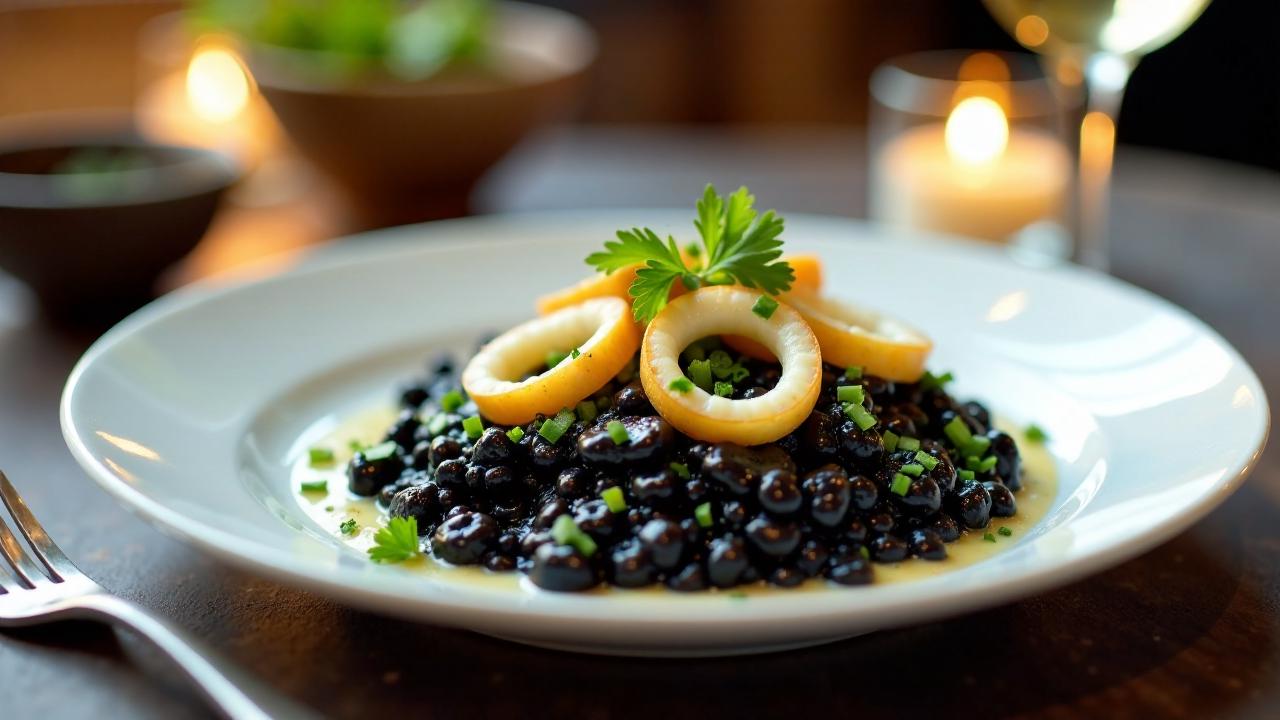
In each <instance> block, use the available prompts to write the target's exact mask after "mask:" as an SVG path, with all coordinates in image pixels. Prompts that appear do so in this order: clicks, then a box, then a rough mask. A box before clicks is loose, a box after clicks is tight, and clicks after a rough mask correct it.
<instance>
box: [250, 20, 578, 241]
mask: <svg viewBox="0 0 1280 720" xmlns="http://www.w3.org/2000/svg"><path fill="white" fill-rule="evenodd" d="M595 52H596V43H595V36H594V34H593V33H592V31H591V30H590V28H588V27H587V25H586V24H585V23H583V22H582V21H581V20H579V19H578V18H576V17H574V16H573V15H570V14H568V13H565V12H562V11H559V10H554V9H551V8H545V7H539V6H534V5H526V4H522V3H501V4H500V5H498V9H497V13H496V18H495V22H494V28H493V34H492V36H491V53H492V55H491V59H490V64H491V66H492V67H494V68H496V69H497V71H496V72H493V71H489V72H485V71H479V70H465V69H454V70H450V71H446V72H443V73H441V74H439V75H436V76H433V77H431V78H428V79H426V80H423V81H419V82H406V81H401V80H396V79H393V78H389V77H370V76H362V77H359V78H351V77H347V78H343V79H339V78H335V77H333V76H331V75H329V76H326V75H324V74H322V73H317V72H316V68H317V67H319V66H322V65H323V64H324V58H323V57H322V56H318V55H317V54H315V53H311V52H306V51H295V50H285V49H282V48H278V47H270V48H267V47H262V46H257V47H254V48H252V49H251V50H250V53H249V58H250V60H249V62H250V66H251V68H252V71H253V74H254V77H255V79H256V80H257V82H258V85H259V87H260V88H261V91H262V94H263V95H264V96H265V97H266V99H267V102H268V103H269V104H270V105H271V108H272V109H273V110H274V111H275V113H276V115H277V116H278V117H279V119H280V122H281V124H282V125H283V126H284V128H285V130H286V132H287V133H288V135H289V137H290V138H291V139H292V141H293V143H294V144H295V145H296V146H297V148H298V149H299V150H300V151H301V152H302V154H303V155H305V156H306V157H307V158H308V159H309V160H310V161H311V162H313V163H314V164H315V165H316V166H318V167H319V168H320V169H321V170H322V171H324V172H325V173H326V174H328V175H329V176H330V177H331V178H332V179H333V180H334V181H336V182H337V184H338V185H340V186H341V187H342V188H343V189H344V190H345V191H346V192H347V194H348V195H349V197H350V198H351V200H352V204H353V207H354V209H355V211H356V213H357V215H358V216H359V220H360V221H362V222H363V223H364V224H365V225H368V226H382V225H394V224H400V223H405V222H411V221H416V220H424V219H432V218H441V217H449V216H455V215H461V214H464V213H465V212H466V210H467V198H468V196H469V195H470V193H471V189H472V187H473V186H474V185H475V183H476V181H477V180H478V179H479V178H480V176H481V175H483V174H484V172H485V171H486V170H488V169H489V168H490V167H491V166H493V164H494V163H496V162H497V161H498V160H499V159H500V158H502V156H503V155H505V154H506V153H507V152H508V151H509V150H511V148H512V147H514V146H515V144H516V143H517V142H519V140H520V139H521V138H522V137H524V136H525V135H526V134H527V133H528V132H529V131H530V130H532V129H534V128H536V127H538V126H539V125H542V124H544V123H546V122H548V121H550V120H553V119H556V118H557V117H562V116H564V115H565V114H567V112H568V111H569V110H570V109H571V108H572V106H573V104H574V101H575V99H576V98H577V96H578V93H579V90H580V89H581V87H582V84H583V80H584V77H585V74H586V70H587V68H588V67H589V66H590V64H591V61H592V60H593V58H594V57H595Z"/></svg>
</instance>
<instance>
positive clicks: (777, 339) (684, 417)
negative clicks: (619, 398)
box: [640, 285, 822, 445]
mask: <svg viewBox="0 0 1280 720" xmlns="http://www.w3.org/2000/svg"><path fill="white" fill-rule="evenodd" d="M759 298H760V292H759V291H757V290H748V289H747V288H743V287H735V286H729V285H721V286H715V287H705V288H702V289H700V290H696V291H694V292H691V293H688V294H685V295H681V296H680V297H678V298H676V299H675V300H672V301H671V302H670V303H669V304H668V305H667V306H666V307H665V308H663V309H662V311H661V312H659V313H658V316H657V317H655V318H654V319H653V321H652V322H650V323H649V328H648V329H647V330H646V331H645V334H644V342H643V343H641V346H640V381H641V382H642V383H643V384H644V390H645V394H646V395H647V396H648V397H649V402H650V403H652V404H653V407H654V409H656V410H657V411H658V414H660V415H662V417H664V418H666V420H667V422H669V423H671V424H672V425H674V426H675V427H676V428H678V429H679V430H680V431H682V432H684V433H685V434H686V435H689V436H691V437H695V438H697V439H699V440H703V441H706V442H720V441H729V442H735V443H738V444H740V445H759V444H761V443H767V442H773V441H774V440H777V439H778V438H781V437H783V436H785V435H786V434H787V433H789V432H791V431H792V430H795V429H796V428H797V427H799V426H800V424H801V423H802V422H804V420H805V418H807V417H809V413H810V412H812V410H813V406H814V405H815V404H816V403H817V401H818V392H819V390H820V389H821V386H822V351H821V348H820V347H819V346H818V341H817V338H815V337H814V335H813V331H812V330H810V329H809V326H808V325H807V324H806V323H805V321H804V318H802V317H800V314H799V313H797V312H796V311H795V310H792V309H791V308H789V307H787V306H786V305H783V304H779V305H778V307H777V309H775V310H774V311H773V315H772V316H771V317H770V318H769V319H767V320H766V319H765V318H762V317H760V316H759V315H756V314H755V313H754V312H752V311H751V308H752V306H753V305H755V302H756V300H758V299H759ZM720 333H732V334H734V335H742V336H744V337H748V338H751V339H752V340H755V341H756V342H759V343H761V344H763V345H764V346H765V347H767V348H769V349H770V351H772V352H774V353H776V355H777V356H778V357H780V358H782V377H781V378H779V379H778V384H777V386H776V387H774V389H772V390H770V391H769V392H767V393H765V394H764V395H761V396H759V397H755V398H751V399H750V400H731V399H729V398H723V397H718V396H716V395H712V394H710V393H707V392H705V391H703V390H702V389H701V388H698V387H696V386H694V387H693V388H692V389H690V390H689V391H687V392H683V393H682V392H680V391H678V390H673V389H671V387H670V386H671V383H672V382H673V381H677V380H680V379H682V378H684V379H685V380H686V381H687V378H685V374H684V371H683V370H682V369H681V368H680V353H681V352H682V351H683V350H684V349H685V348H686V347H687V346H688V345H689V343H691V342H693V341H695V340H700V339H702V338H704V337H707V336H708V335H717V334H720Z"/></svg>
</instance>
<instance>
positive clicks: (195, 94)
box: [187, 47, 251, 123]
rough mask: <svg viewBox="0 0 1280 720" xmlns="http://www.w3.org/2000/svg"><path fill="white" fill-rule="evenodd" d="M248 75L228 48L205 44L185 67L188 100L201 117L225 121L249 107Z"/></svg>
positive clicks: (207, 120)
mask: <svg viewBox="0 0 1280 720" xmlns="http://www.w3.org/2000/svg"><path fill="white" fill-rule="evenodd" d="M250 90H251V87H250V85H249V75H248V73H246V72H245V69H244V66H243V65H242V64H241V63H240V59H239V58H237V57H236V56H235V54H233V53H232V52H231V51H230V50H227V49H225V48H221V47H205V48H201V49H199V50H197V51H196V53H195V55H194V56H193V57H192V58H191V64H190V65H188V66H187V102H188V103H189V104H190V105H191V109H192V110H193V111H194V112H195V114H196V115H197V116H198V117H200V119H202V120H204V121H206V122H211V123H225V122H228V121H230V120H233V119H235V118H236V117H237V116H238V115H240V113H242V112H244V110H245V108H247V107H248V106H249V93H250Z"/></svg>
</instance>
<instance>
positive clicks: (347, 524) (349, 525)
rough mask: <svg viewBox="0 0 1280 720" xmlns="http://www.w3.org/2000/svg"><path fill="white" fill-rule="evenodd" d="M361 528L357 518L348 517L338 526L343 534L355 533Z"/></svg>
mask: <svg viewBox="0 0 1280 720" xmlns="http://www.w3.org/2000/svg"><path fill="white" fill-rule="evenodd" d="M359 528H360V524H359V523H357V522H356V520H355V518H347V519H346V520H343V521H342V524H341V525H339V526H338V530H339V531H340V532H341V533H342V534H343V535H355V534H356V530H358V529H359Z"/></svg>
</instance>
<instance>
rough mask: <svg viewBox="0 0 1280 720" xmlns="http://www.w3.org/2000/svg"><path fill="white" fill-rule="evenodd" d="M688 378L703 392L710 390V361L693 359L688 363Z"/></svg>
mask: <svg viewBox="0 0 1280 720" xmlns="http://www.w3.org/2000/svg"><path fill="white" fill-rule="evenodd" d="M689 378H690V379H691V380H693V384H694V385H697V386H698V387H700V388H702V389H703V391H705V392H711V361H710V360H694V361H693V362H691V363H689Z"/></svg>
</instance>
